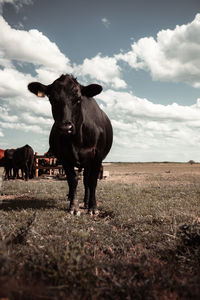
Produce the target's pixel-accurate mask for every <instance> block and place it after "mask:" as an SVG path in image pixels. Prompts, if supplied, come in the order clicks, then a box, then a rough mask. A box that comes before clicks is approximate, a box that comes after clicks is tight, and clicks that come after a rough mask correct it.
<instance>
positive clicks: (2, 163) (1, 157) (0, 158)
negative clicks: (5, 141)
mask: <svg viewBox="0 0 200 300" xmlns="http://www.w3.org/2000/svg"><path fill="white" fill-rule="evenodd" d="M4 153H5V150H3V149H0V167H4V166H5V157H4Z"/></svg>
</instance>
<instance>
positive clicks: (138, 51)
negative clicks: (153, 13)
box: [116, 14, 200, 87]
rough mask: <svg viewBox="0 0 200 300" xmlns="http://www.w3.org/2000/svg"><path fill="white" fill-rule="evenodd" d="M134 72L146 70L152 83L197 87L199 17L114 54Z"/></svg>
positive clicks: (198, 76) (199, 47) (198, 73)
mask: <svg viewBox="0 0 200 300" xmlns="http://www.w3.org/2000/svg"><path fill="white" fill-rule="evenodd" d="M116 58H117V59H122V60H124V61H126V62H127V63H129V65H130V66H131V67H133V68H136V69H145V70H148V71H150V73H151V76H152V78H153V79H154V80H163V81H174V82H185V83H187V84H190V85H192V86H193V87H200V68H199V65H200V14H197V15H196V17H195V19H194V20H193V21H192V22H191V23H188V24H186V25H181V26H178V25H177V26H176V28H175V29H174V30H170V29H167V30H161V31H160V32H159V33H158V34H157V39H154V38H153V37H145V38H142V39H140V40H139V41H138V42H135V43H133V44H132V50H131V51H129V52H127V53H124V54H123V53H121V54H119V55H116Z"/></svg>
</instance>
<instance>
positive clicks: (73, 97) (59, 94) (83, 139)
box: [28, 75, 113, 214]
mask: <svg viewBox="0 0 200 300" xmlns="http://www.w3.org/2000/svg"><path fill="white" fill-rule="evenodd" d="M28 89H29V90H30V91H31V92H32V93H34V94H36V95H37V96H39V97H44V96H45V95H46V96H48V98H49V101H50V103H51V107H52V115H53V118H54V121H55V122H54V124H53V127H52V129H51V133H50V137H49V143H50V151H51V152H52V153H53V154H54V155H55V156H56V157H57V159H59V160H60V161H61V163H62V165H63V168H64V170H65V172H66V175H67V181H68V185H69V195H68V198H69V200H70V212H71V213H75V214H76V213H77V214H78V213H79V211H78V205H77V203H78V200H77V198H76V188H77V183H78V179H77V176H76V172H75V170H74V167H78V168H84V187H85V196H84V204H85V208H88V210H89V212H91V213H96V212H97V210H96V197H95V192H96V185H97V178H98V174H99V170H100V167H101V163H102V160H103V159H104V158H105V157H106V155H107V154H108V152H109V151H110V148H111V146H112V140H113V131H112V126H111V123H110V121H109V119H108V117H107V116H106V114H105V113H104V112H103V111H102V110H101V109H100V107H99V106H98V104H97V103H96V101H95V100H94V99H93V98H92V97H93V96H95V95H97V94H99V93H100V92H101V91H102V87H101V86H100V85H97V84H91V85H88V86H82V85H80V84H79V83H78V81H77V80H76V79H75V78H74V77H73V76H72V75H62V76H61V77H60V78H58V79H57V80H55V81H54V82H53V83H52V84H50V85H43V84H41V83H38V82H32V83H30V84H29V85H28Z"/></svg>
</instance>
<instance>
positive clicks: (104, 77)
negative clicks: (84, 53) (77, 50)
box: [74, 54, 126, 88]
mask: <svg viewBox="0 0 200 300" xmlns="http://www.w3.org/2000/svg"><path fill="white" fill-rule="evenodd" d="M120 71H121V70H120V67H119V66H118V65H117V60H116V59H115V58H114V57H108V56H104V57H101V55H100V54H98V55H96V56H95V57H93V58H91V59H88V58H86V59H84V61H83V64H81V65H78V66H74V73H75V74H77V75H78V76H87V75H88V76H90V78H91V79H92V80H94V79H96V80H98V81H100V82H102V83H104V84H105V85H111V86H112V87H113V88H125V87H126V83H125V81H124V80H123V79H121V78H120V76H121V74H120Z"/></svg>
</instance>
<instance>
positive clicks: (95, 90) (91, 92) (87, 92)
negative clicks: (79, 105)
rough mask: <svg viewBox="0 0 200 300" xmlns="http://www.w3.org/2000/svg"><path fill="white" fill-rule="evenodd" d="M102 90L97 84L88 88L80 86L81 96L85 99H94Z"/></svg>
mask: <svg viewBox="0 0 200 300" xmlns="http://www.w3.org/2000/svg"><path fill="white" fill-rule="evenodd" d="M102 90H103V88H102V86H101V85H99V84H90V85H88V86H82V88H81V94H82V95H83V96H86V97H89V98H90V97H94V96H96V95H98V94H100V93H101V92H102Z"/></svg>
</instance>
